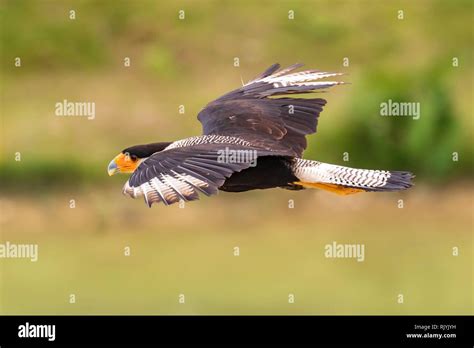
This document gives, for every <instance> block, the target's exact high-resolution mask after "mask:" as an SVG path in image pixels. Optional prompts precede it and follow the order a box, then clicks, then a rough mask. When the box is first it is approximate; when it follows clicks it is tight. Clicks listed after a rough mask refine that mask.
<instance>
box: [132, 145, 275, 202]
mask: <svg viewBox="0 0 474 348" xmlns="http://www.w3.org/2000/svg"><path fill="white" fill-rule="evenodd" d="M266 155H273V153H272V152H269V151H262V150H260V149H256V148H252V147H245V146H242V145H235V144H205V145H196V146H188V147H179V148H173V149H169V150H164V151H161V152H157V153H155V154H153V155H152V156H150V157H149V158H147V159H146V160H145V161H144V162H142V163H141V164H140V165H139V166H138V168H137V169H136V170H135V171H134V172H133V174H132V176H131V177H130V179H129V180H128V181H127V182H126V184H125V186H124V188H123V192H124V194H127V195H129V196H131V197H133V198H136V197H139V196H143V197H144V199H145V202H146V203H147V204H148V206H151V205H152V204H153V203H155V202H160V201H161V202H163V203H165V204H166V205H168V204H172V203H176V202H179V201H180V200H183V201H192V200H196V199H199V196H198V192H201V193H204V194H205V195H207V196H209V195H213V194H216V193H217V191H218V188H219V187H220V186H221V185H222V184H223V183H224V181H225V180H226V178H228V177H230V176H231V175H232V174H233V173H234V172H239V171H241V170H243V169H246V168H249V167H250V166H252V165H255V164H256V161H257V158H258V156H266Z"/></svg>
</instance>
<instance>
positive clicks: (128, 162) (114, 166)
mask: <svg viewBox="0 0 474 348" xmlns="http://www.w3.org/2000/svg"><path fill="white" fill-rule="evenodd" d="M170 144H171V142H166V143H152V144H145V145H135V146H131V147H128V148H126V149H125V150H123V151H122V152H120V153H119V154H118V155H117V156H115V158H114V159H113V160H112V161H110V163H109V166H108V167H107V172H108V173H109V175H110V176H112V175H114V174H117V173H133V172H134V171H135V169H137V167H138V166H139V165H140V163H142V162H143V161H144V160H146V159H147V158H148V157H150V156H151V155H153V154H154V153H156V152H160V151H162V150H163V149H164V148H166V147H167V146H168V145H170Z"/></svg>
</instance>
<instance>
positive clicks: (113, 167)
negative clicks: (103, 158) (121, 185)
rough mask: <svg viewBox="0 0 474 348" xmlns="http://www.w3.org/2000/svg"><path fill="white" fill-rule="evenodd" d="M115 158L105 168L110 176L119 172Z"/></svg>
mask: <svg viewBox="0 0 474 348" xmlns="http://www.w3.org/2000/svg"><path fill="white" fill-rule="evenodd" d="M117 157H118V156H117ZM117 157H115V158H114V159H113V160H112V161H110V163H109V166H108V167H107V173H109V175H110V176H112V175H114V174H117V173H118V172H119V167H118V165H117Z"/></svg>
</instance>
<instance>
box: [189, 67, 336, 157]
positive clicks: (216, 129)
mask: <svg viewBox="0 0 474 348" xmlns="http://www.w3.org/2000/svg"><path fill="white" fill-rule="evenodd" d="M301 66H302V65H301V64H296V65H293V66H290V67H289V68H286V69H282V70H280V71H277V70H278V69H279V68H280V65H279V64H275V65H272V66H271V67H270V68H268V69H267V70H266V71H265V72H264V73H262V74H261V75H260V76H258V77H257V78H256V79H254V80H252V81H250V82H248V83H247V84H245V85H244V86H242V87H241V88H239V89H236V90H234V91H232V92H229V93H227V94H225V95H224V96H222V97H220V98H219V99H217V100H215V101H213V102H211V103H209V104H208V105H207V106H206V107H205V108H204V109H203V110H202V111H201V112H200V113H199V115H198V119H199V121H200V122H201V123H202V126H203V134H204V135H208V134H218V135H229V136H234V137H239V138H242V139H245V140H247V141H249V142H251V143H252V144H253V145H255V146H258V147H261V148H263V149H273V150H274V151H275V150H276V151H280V152H281V154H282V155H288V156H297V157H301V155H302V153H303V150H304V149H305V148H306V146H307V142H306V138H305V136H306V135H307V134H312V133H315V132H316V127H317V124H318V116H319V113H320V112H321V111H322V109H323V106H324V105H325V104H326V101H325V100H324V99H320V98H316V99H301V98H285V97H283V98H269V97H270V96H277V95H287V94H292V93H298V94H301V93H310V92H315V91H320V90H324V89H326V88H328V87H331V86H334V85H338V84H342V83H343V82H336V81H315V80H319V79H322V78H326V77H331V76H337V75H341V74H339V73H327V72H319V71H317V70H308V71H301V72H297V73H291V74H290V72H292V71H293V70H295V69H297V68H299V67H301Z"/></svg>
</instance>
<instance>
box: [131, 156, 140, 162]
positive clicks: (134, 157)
mask: <svg viewBox="0 0 474 348" xmlns="http://www.w3.org/2000/svg"><path fill="white" fill-rule="evenodd" d="M130 158H131V159H132V161H134V162H135V161H136V160H137V159H138V157H137V156H135V155H130Z"/></svg>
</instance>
